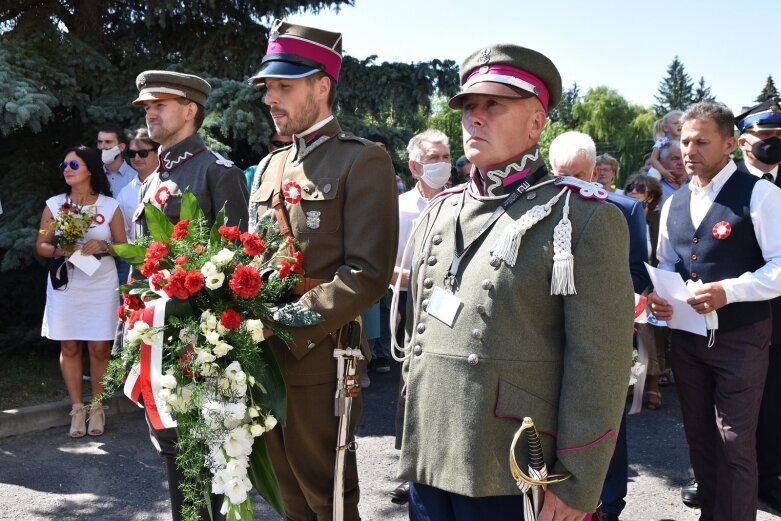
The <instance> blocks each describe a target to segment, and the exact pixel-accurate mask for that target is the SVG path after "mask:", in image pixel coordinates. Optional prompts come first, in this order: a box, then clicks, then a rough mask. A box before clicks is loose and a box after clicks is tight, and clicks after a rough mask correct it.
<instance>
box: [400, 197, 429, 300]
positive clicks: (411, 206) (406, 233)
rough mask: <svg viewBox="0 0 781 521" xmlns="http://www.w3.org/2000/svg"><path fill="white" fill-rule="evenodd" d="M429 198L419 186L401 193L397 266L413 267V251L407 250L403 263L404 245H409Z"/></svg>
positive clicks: (403, 288) (404, 289) (407, 268)
mask: <svg viewBox="0 0 781 521" xmlns="http://www.w3.org/2000/svg"><path fill="white" fill-rule="evenodd" d="M427 204H428V199H426V198H425V197H423V195H422V194H421V193H420V190H419V189H418V187H417V186H414V187H412V190H409V191H407V192H404V193H403V194H400V195H399V245H398V248H397V249H396V264H395V265H396V266H400V267H402V268H404V269H405V270H409V269H412V255H413V252H411V251H409V252H407V258H406V259H404V260H405V261H406V262H404V263H403V264H402V258H401V257H402V255H403V254H404V247H405V246H406V245H407V241H408V240H409V238H410V236H411V235H412V229H413V228H415V224H416V223H417V221H418V217H420V214H421V212H423V209H424V208H426V205H427ZM400 289H401V291H407V288H406V287H401V288H400Z"/></svg>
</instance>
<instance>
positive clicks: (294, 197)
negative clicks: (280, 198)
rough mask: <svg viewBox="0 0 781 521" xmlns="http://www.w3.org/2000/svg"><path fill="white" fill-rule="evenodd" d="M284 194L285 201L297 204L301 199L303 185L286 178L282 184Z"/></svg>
mask: <svg viewBox="0 0 781 521" xmlns="http://www.w3.org/2000/svg"><path fill="white" fill-rule="evenodd" d="M282 195H284V196H285V201H287V202H289V203H290V204H296V203H298V202H299V201H300V200H301V186H300V185H299V184H298V183H296V182H295V181H291V180H289V179H286V180H285V182H284V183H283V184H282Z"/></svg>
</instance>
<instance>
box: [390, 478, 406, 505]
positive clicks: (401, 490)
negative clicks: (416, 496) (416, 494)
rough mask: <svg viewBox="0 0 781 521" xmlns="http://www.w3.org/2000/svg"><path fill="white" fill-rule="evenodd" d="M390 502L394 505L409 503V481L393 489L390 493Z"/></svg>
mask: <svg viewBox="0 0 781 521" xmlns="http://www.w3.org/2000/svg"><path fill="white" fill-rule="evenodd" d="M390 496H391V501H393V502H394V503H406V502H407V501H409V481H405V482H404V483H402V484H400V485H399V486H398V487H396V488H394V489H393V490H392V491H391V493H390Z"/></svg>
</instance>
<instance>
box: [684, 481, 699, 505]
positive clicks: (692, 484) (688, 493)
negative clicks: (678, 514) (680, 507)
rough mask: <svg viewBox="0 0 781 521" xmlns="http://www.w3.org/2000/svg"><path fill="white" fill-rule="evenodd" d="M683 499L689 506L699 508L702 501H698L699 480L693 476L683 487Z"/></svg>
mask: <svg viewBox="0 0 781 521" xmlns="http://www.w3.org/2000/svg"><path fill="white" fill-rule="evenodd" d="M681 499H682V500H683V504H684V505H686V506H687V507H691V508H698V507H699V506H700V502H699V501H697V480H696V479H694V478H692V479H690V480H689V481H688V482H687V483H686V484H685V485H684V486H682V487H681Z"/></svg>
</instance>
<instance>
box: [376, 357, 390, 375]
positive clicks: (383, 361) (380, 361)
mask: <svg viewBox="0 0 781 521" xmlns="http://www.w3.org/2000/svg"><path fill="white" fill-rule="evenodd" d="M374 372H375V373H390V361H389V360H388V359H387V358H385V357H377V363H376V364H374Z"/></svg>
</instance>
